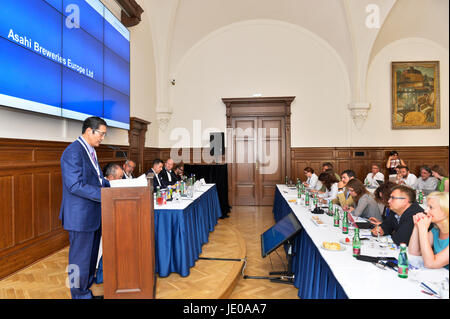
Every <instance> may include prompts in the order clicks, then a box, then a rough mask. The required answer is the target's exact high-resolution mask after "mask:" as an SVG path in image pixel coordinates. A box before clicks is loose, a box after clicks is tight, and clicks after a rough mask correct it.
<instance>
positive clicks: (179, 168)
mask: <svg viewBox="0 0 450 319" xmlns="http://www.w3.org/2000/svg"><path fill="white" fill-rule="evenodd" d="M174 171H175V176H176V177H177V180H179V181H181V180H182V179H183V178H184V165H183V163H180V164H178V165H177V166H176V167H175V169H174Z"/></svg>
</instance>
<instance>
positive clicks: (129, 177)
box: [123, 171, 133, 179]
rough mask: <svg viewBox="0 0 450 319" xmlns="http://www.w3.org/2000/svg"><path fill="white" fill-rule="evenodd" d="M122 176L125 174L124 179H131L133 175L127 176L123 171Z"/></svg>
mask: <svg viewBox="0 0 450 319" xmlns="http://www.w3.org/2000/svg"><path fill="white" fill-rule="evenodd" d="M123 176H125V179H133V176H131V175H130V176H128V175H127V173H125V171H124V172H123Z"/></svg>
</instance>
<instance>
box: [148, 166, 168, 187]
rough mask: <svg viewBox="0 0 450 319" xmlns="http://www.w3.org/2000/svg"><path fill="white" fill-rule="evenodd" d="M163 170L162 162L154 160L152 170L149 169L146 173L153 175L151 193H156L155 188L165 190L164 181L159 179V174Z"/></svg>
mask: <svg viewBox="0 0 450 319" xmlns="http://www.w3.org/2000/svg"><path fill="white" fill-rule="evenodd" d="M162 168H163V161H161V160H160V159H159V158H157V159H155V160H154V161H153V165H152V168H150V169H149V170H148V172H147V175H148V174H150V173H153V174H155V177H154V178H153V191H154V192H156V187H157V186H158V187H159V188H160V189H163V188H166V187H167V184H166V183H165V182H164V180H163V179H162V178H161V176H160V175H162V174H160V173H161V171H162Z"/></svg>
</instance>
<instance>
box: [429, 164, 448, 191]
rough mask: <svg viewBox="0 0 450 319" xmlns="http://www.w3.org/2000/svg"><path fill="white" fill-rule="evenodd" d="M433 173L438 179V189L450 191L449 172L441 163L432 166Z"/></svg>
mask: <svg viewBox="0 0 450 319" xmlns="http://www.w3.org/2000/svg"><path fill="white" fill-rule="evenodd" d="M431 173H432V174H433V176H434V177H436V178H437V179H438V185H437V189H436V190H437V191H438V192H448V190H449V182H448V175H447V172H446V171H445V170H444V169H443V168H442V167H440V166H439V165H434V166H433V167H432V168H431ZM446 176H447V177H446Z"/></svg>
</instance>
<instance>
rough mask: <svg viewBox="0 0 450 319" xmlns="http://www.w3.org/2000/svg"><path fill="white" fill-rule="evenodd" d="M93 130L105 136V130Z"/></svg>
mask: <svg viewBox="0 0 450 319" xmlns="http://www.w3.org/2000/svg"><path fill="white" fill-rule="evenodd" d="M94 132H97V133H98V134H99V135H100V136H101V137H105V136H106V132H103V131H100V130H94Z"/></svg>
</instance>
